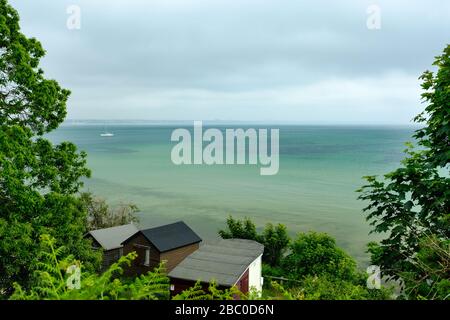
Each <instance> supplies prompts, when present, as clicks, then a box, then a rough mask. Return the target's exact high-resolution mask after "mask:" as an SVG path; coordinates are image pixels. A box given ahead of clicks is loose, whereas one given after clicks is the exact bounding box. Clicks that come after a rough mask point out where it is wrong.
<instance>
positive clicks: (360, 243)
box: [49, 124, 414, 264]
mask: <svg viewBox="0 0 450 320" xmlns="http://www.w3.org/2000/svg"><path fill="white" fill-rule="evenodd" d="M221 126H222V128H221V129H224V128H223V125H221ZM221 126H218V127H221ZM177 127H178V126H174V125H170V124H164V125H155V124H115V125H114V124H113V125H111V124H110V125H108V131H111V132H113V133H114V134H115V136H114V137H109V138H105V137H101V136H100V134H101V133H102V132H103V131H104V126H103V125H101V124H90V125H64V126H62V127H60V128H59V129H58V130H56V131H54V132H52V133H51V134H49V138H50V139H51V140H52V141H54V142H61V141H65V140H68V141H72V142H74V143H76V144H77V145H78V147H79V148H80V149H81V150H84V151H86V152H87V154H88V165H89V167H90V168H91V169H92V173H93V174H92V178H91V179H88V180H87V181H86V183H85V189H86V190H90V191H92V192H94V193H95V194H97V195H99V196H101V197H104V198H106V199H107V200H108V201H109V202H110V203H113V204H117V203H120V202H133V203H135V204H136V205H137V206H138V207H139V208H140V211H141V212H140V214H139V218H140V221H141V226H142V227H150V226H155V225H160V224H163V223H168V222H173V221H177V220H184V221H185V222H186V223H188V224H189V225H190V226H191V227H192V228H193V229H194V230H195V231H197V232H198V233H199V234H200V235H201V236H202V237H203V238H204V239H212V238H215V237H217V231H218V230H219V229H220V228H223V227H224V225H225V220H226V218H227V216H228V215H233V216H235V217H244V216H247V217H250V218H252V220H253V221H255V223H256V224H257V225H258V226H261V227H262V226H264V225H265V224H266V223H267V222H275V223H278V222H280V223H283V224H285V225H286V226H287V227H288V229H289V230H290V231H291V233H292V234H293V235H294V234H295V233H296V232H299V231H309V230H315V231H320V232H327V233H329V234H331V235H332V236H334V237H335V238H336V239H337V242H338V244H339V245H340V246H342V247H343V248H344V249H346V250H347V251H348V252H349V253H350V254H351V255H352V256H354V257H355V258H356V259H357V260H358V261H359V262H360V263H361V264H365V263H367V254H366V253H365V245H366V243H367V242H368V241H370V240H373V239H376V238H375V236H373V235H372V236H369V235H368V233H369V231H370V227H369V225H368V223H367V222H366V221H365V219H364V215H363V214H362V208H363V207H364V203H362V202H361V201H358V200H357V196H358V195H357V193H356V192H355V190H356V189H357V188H359V187H360V186H361V185H362V184H363V183H364V181H363V180H362V178H361V177H362V176H365V175H373V174H383V173H387V172H388V171H389V170H391V169H394V168H396V167H397V166H398V165H399V161H400V160H401V159H402V157H403V153H402V152H403V149H404V148H405V147H404V142H406V141H411V134H412V133H413V131H414V128H412V127H394V126H365V127H358V126H299V125H284V126H274V125H272V126H261V125H259V126H257V127H264V128H272V127H273V128H279V129H280V170H279V173H278V174H277V175H274V176H261V175H260V174H259V166H253V165H252V166H251V165H222V166H219V165H214V166H206V165H196V166H194V165H191V166H186V165H181V166H176V165H174V164H173V163H172V161H171V158H170V154H171V149H172V147H173V146H174V145H175V143H174V142H171V141H170V136H171V133H172V131H173V130H174V129H175V128H177ZM216 127H217V126H216ZM233 127H236V128H237V127H239V128H245V126H243V125H235V126H227V128H233ZM205 129H206V128H205Z"/></svg>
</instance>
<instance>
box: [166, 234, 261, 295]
mask: <svg viewBox="0 0 450 320" xmlns="http://www.w3.org/2000/svg"><path fill="white" fill-rule="evenodd" d="M263 251H264V246H263V245H262V244H260V243H258V242H256V241H252V240H244V239H222V240H219V241H218V242H216V243H213V244H205V245H203V246H201V247H200V248H199V249H198V250H197V251H195V252H193V253H192V254H190V255H189V256H187V257H186V258H185V259H184V260H183V261H182V262H181V263H180V264H179V265H178V266H176V267H175V268H174V269H173V270H172V271H171V272H170V273H169V277H171V278H177V279H183V280H192V281H198V280H200V281H202V282H211V281H212V280H215V281H216V282H217V283H218V284H219V285H224V286H232V285H234V284H236V282H237V281H238V280H239V278H240V277H241V276H242V274H243V273H244V272H245V270H247V268H248V267H249V265H250V264H251V263H252V262H253V261H255V259H256V258H258V257H259V256H260V255H262V253H263Z"/></svg>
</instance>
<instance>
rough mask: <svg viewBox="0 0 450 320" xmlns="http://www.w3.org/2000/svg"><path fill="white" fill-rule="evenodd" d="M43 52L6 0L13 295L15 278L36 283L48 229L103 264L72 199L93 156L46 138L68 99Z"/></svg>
mask: <svg viewBox="0 0 450 320" xmlns="http://www.w3.org/2000/svg"><path fill="white" fill-rule="evenodd" d="M44 53H45V52H44V50H43V49H42V47H41V45H40V43H39V42H38V41H37V40H36V39H28V38H27V37H25V36H24V35H23V34H22V33H21V32H20V27H19V16H18V14H17V12H16V11H15V10H14V9H13V8H12V7H11V6H10V5H9V4H8V3H7V1H5V0H0V295H5V294H6V295H8V294H10V293H11V291H12V283H13V281H16V282H18V283H20V284H21V285H22V286H24V287H28V286H29V285H30V275H31V274H32V270H33V269H34V268H35V267H36V257H37V256H38V252H39V234H42V233H49V234H51V235H52V236H54V237H55V238H56V239H57V241H58V243H59V244H63V243H64V244H65V245H66V247H67V250H68V251H69V252H70V253H72V254H74V255H75V256H76V257H77V258H79V259H82V260H83V261H85V263H86V267H87V268H91V267H92V268H94V267H96V266H98V265H99V262H100V257H99V255H98V254H96V253H93V252H92V251H91V250H90V244H89V242H88V241H86V240H84V239H83V233H84V232H85V231H86V230H85V228H84V225H85V223H84V221H85V219H86V214H85V212H84V210H83V208H82V207H81V205H80V202H79V201H78V200H77V199H76V198H75V197H74V196H73V194H74V193H76V192H78V190H79V188H80V187H81V186H82V182H81V178H83V177H88V176H89V175H90V171H89V170H88V169H87V168H86V167H85V165H86V154H85V153H83V152H81V153H78V152H77V149H76V147H75V145H73V144H72V143H70V142H63V143H61V144H59V145H53V144H52V143H50V142H49V141H48V140H46V139H44V138H43V137H42V135H43V134H44V133H46V132H49V131H51V130H53V129H55V128H56V127H58V125H59V124H60V123H61V122H62V121H63V119H64V117H65V115H66V101H67V98H68V96H69V91H68V90H65V89H62V88H60V87H59V85H58V83H57V82H56V81H54V80H48V79H45V78H44V73H43V71H42V70H41V69H39V60H40V59H41V58H42V57H43V56H44Z"/></svg>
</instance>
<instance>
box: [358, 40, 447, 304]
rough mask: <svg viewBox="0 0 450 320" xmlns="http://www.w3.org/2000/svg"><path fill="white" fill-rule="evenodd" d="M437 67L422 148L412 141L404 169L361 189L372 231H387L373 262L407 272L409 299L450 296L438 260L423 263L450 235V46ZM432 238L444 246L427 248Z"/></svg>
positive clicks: (427, 90)
mask: <svg viewBox="0 0 450 320" xmlns="http://www.w3.org/2000/svg"><path fill="white" fill-rule="evenodd" d="M434 65H435V66H436V67H437V72H435V73H433V72H431V71H426V72H424V73H423V75H422V76H421V79H422V81H423V82H422V88H423V89H424V93H423V94H422V98H423V100H424V102H425V103H427V106H426V108H425V110H424V111H423V112H422V113H421V114H419V115H418V116H417V117H416V118H415V119H414V120H415V121H416V122H418V123H422V124H424V126H423V128H421V129H419V130H417V131H416V133H415V135H414V138H415V139H416V141H417V143H418V145H419V147H420V148H418V149H415V148H414V147H413V146H412V145H411V144H408V148H407V149H406V158H405V159H404V160H403V161H402V166H401V167H400V168H398V169H396V170H394V171H392V172H390V173H388V174H386V175H384V179H379V178H377V177H375V176H369V177H365V178H366V180H367V182H368V184H366V185H364V186H363V187H362V188H361V189H360V190H358V191H359V192H360V193H361V194H360V196H359V199H361V200H364V201H366V202H367V203H368V205H367V207H366V208H365V209H364V211H365V212H366V213H367V220H369V221H370V223H371V225H372V226H373V231H372V232H375V233H381V234H386V235H387V237H386V238H385V239H384V240H382V241H381V242H380V244H379V246H375V245H373V244H371V245H370V247H369V252H371V253H372V262H373V263H374V264H377V265H380V266H381V268H382V271H383V273H384V274H386V275H389V276H391V277H393V278H395V279H399V278H402V277H404V276H407V277H408V280H406V281H405V285H406V288H405V289H406V290H405V292H407V294H408V296H409V297H410V298H423V297H425V298H445V297H448V294H450V291H447V292H443V293H439V292H440V290H441V289H440V288H441V286H438V285H437V284H438V283H444V284H445V283H446V282H448V280H449V278H450V277H449V273H448V272H447V273H442V270H441V267H439V266H437V265H436V264H435V263H433V262H432V261H433V259H434V258H432V259H425V260H426V261H423V257H424V252H426V254H425V256H428V257H434V255H435V254H438V252H440V250H441V249H438V248H441V245H444V246H446V245H447V244H448V240H449V236H450V219H449V214H450V171H449V169H450V166H449V162H450V138H449V132H450V45H448V46H447V47H446V48H445V49H444V52H443V54H442V55H441V56H439V57H436V60H435V62H434ZM430 238H433V239H435V241H434V242H435V243H440V245H437V246H436V245H433V246H431V247H430V246H425V247H424V240H426V239H430ZM435 250H438V252H435ZM447 250H448V246H447ZM447 252H448V251H447ZM435 258H436V257H435ZM446 259H447V260H446V261H444V262H443V263H444V264H445V265H448V255H447V258H446ZM425 265H426V267H425ZM436 268H437V269H436ZM436 274H440V276H439V277H440V278H439V279H436V278H435V277H436ZM442 281H443V282H442ZM444 287H445V285H444ZM438 291H439V292H438Z"/></svg>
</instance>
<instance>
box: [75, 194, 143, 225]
mask: <svg viewBox="0 0 450 320" xmlns="http://www.w3.org/2000/svg"><path fill="white" fill-rule="evenodd" d="M80 200H81V203H82V205H83V208H84V209H85V210H86V212H87V219H86V228H87V230H96V229H103V228H109V227H114V226H121V225H124V224H128V223H132V222H133V223H138V222H139V219H138V218H137V216H136V213H137V212H139V209H138V207H137V206H136V205H134V204H132V203H128V204H123V203H121V204H119V205H118V206H117V207H115V208H113V209H111V208H110V206H109V205H108V204H107V203H106V201H105V199H102V198H97V197H94V195H93V194H92V193H90V192H83V193H81V195H80Z"/></svg>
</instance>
